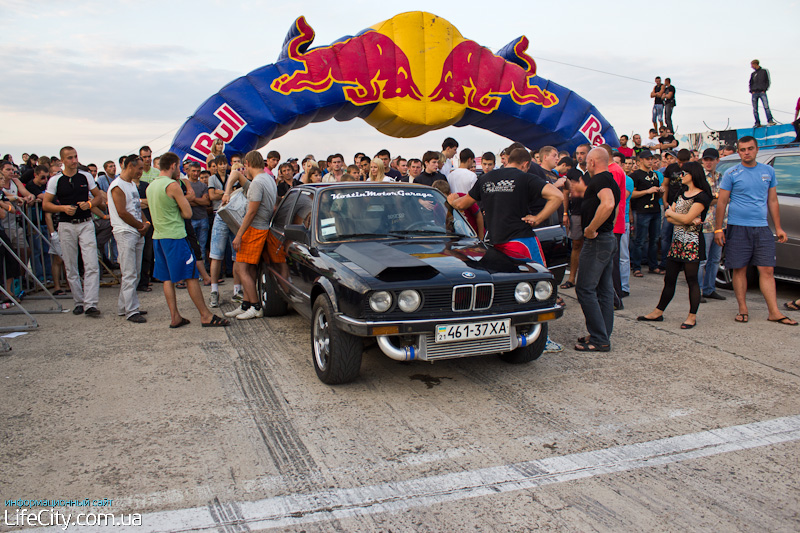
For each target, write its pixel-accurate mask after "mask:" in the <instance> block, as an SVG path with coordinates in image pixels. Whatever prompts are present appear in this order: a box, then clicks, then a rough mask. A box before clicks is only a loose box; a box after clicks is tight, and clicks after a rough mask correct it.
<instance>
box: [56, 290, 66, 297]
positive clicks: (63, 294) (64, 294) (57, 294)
mask: <svg viewBox="0 0 800 533" xmlns="http://www.w3.org/2000/svg"><path fill="white" fill-rule="evenodd" d="M66 295H67V291H65V290H64V289H58V290H57V291H53V296H66Z"/></svg>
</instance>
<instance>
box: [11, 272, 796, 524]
mask: <svg viewBox="0 0 800 533" xmlns="http://www.w3.org/2000/svg"><path fill="white" fill-rule="evenodd" d="M662 280H663V278H662V277H660V276H656V275H646V276H645V277H644V278H642V279H638V278H633V279H632V280H631V284H632V289H633V292H632V295H631V296H630V297H629V298H626V299H625V305H626V309H625V310H622V311H619V312H617V314H616V324H615V332H614V335H613V337H612V344H613V349H612V351H611V352H609V353H600V354H584V353H579V352H575V351H574V350H572V349H571V346H572V344H574V342H575V339H576V338H577V337H578V336H580V335H583V334H584V333H585V332H584V328H583V317H582V314H581V313H580V309H579V306H578V305H577V302H576V301H575V299H574V289H570V290H565V291H562V295H563V296H564V297H565V299H566V301H567V310H566V313H565V315H564V317H563V318H562V319H560V320H558V321H556V322H555V323H553V326H552V330H551V336H552V338H553V339H554V340H556V341H558V342H561V343H563V344H565V345H566V346H567V349H566V350H565V351H564V352H562V353H560V354H546V355H544V356H543V357H542V358H541V359H539V360H538V361H536V362H534V363H532V364H529V365H524V366H512V365H507V364H504V363H502V362H501V361H500V360H499V359H497V358H496V357H483V358H469V359H460V360H450V361H440V362H437V363H435V364H430V363H424V362H416V363H399V362H395V361H392V360H390V359H388V358H387V357H385V356H384V355H383V354H382V353H380V351H379V350H378V349H377V347H375V346H374V345H373V346H372V347H370V348H368V350H367V352H366V353H365V356H364V361H363V364H362V368H361V377H360V378H359V380H358V381H356V382H355V383H352V384H349V385H344V386H337V387H330V386H327V385H324V384H322V383H321V382H319V381H318V380H317V378H316V376H315V374H314V369H313V364H312V362H311V355H310V341H309V325H308V324H307V323H306V322H305V321H304V320H303V319H302V318H301V317H300V316H299V315H297V314H296V313H290V314H289V315H287V316H285V317H280V318H272V319H257V320H250V321H244V322H242V321H239V322H235V323H234V325H233V326H232V327H230V328H228V329H226V330H225V329H203V328H200V326H199V317H198V315H197V313H196V312H195V311H193V307H192V306H191V303H190V301H189V298H188V295H187V294H186V291H181V292H180V293H179V307H180V308H181V309H182V310H184V314H185V316H186V317H187V318H189V319H190V320H192V324H190V325H188V326H186V327H183V328H181V329H177V330H170V329H168V328H167V324H168V315H167V309H166V304H165V302H164V299H163V295H162V294H161V292H160V290H159V289H160V287H159V286H158V285H156V286H155V288H156V290H154V291H153V292H152V293H149V294H140V296H141V298H142V303H143V308H145V309H147V310H148V311H149V314H148V323H147V324H131V323H128V322H126V321H125V320H124V319H123V318H121V317H117V316H114V315H113V313H112V310H113V309H114V306H115V305H116V298H117V294H118V292H117V291H118V289H117V288H116V287H110V288H102V289H101V306H100V307H101V310H102V311H103V312H104V316H103V317H102V318H100V319H91V318H87V317H84V316H78V317H76V316H73V315H72V314H64V315H36V318H37V320H38V321H39V323H40V324H41V327H40V328H39V330H38V331H35V332H33V333H30V334H28V335H25V336H23V337H19V338H17V339H12V340H10V343H11V345H12V346H13V351H12V352H11V353H10V355H7V356H1V357H0V380H2V381H1V382H0V383H2V392H1V393H0V400H2V401H0V420H2V421H3V424H2V426H1V427H0V472H2V474H0V499H2V501H0V504H4V503H5V500H6V499H11V498H29V499H34V498H47V499H61V498H63V499H83V498H92V499H94V498H108V499H113V505H112V506H111V507H110V508H106V509H103V511H105V512H114V513H131V512H137V513H142V526H140V527H131V528H130V530H131V531H138V532H144V531H187V530H188V531H193V530H199V531H224V532H233V531H260V530H270V529H278V530H288V531H331V530H336V531H356V530H358V531H460V530H466V529H475V530H480V531H526V530H533V529H543V530H559V531H561V530H566V531H645V530H648V531H649V530H664V531H685V530H692V531H722V530H724V531H763V530H770V531H797V530H798V529H800V516H798V509H800V505H799V504H800V491H799V490H798V488H800V487H799V486H800V481H798V480H800V477H798V473H799V471H800V466H798V465H800V461H798V456H800V395H799V394H798V388H799V386H800V362H798V355H797V354H798V350H797V343H798V335H800V327H796V328H792V327H787V326H782V325H777V324H772V323H768V322H767V321H766V306H765V304H764V302H763V299H761V298H760V295H759V293H758V292H757V291H756V290H751V291H750V293H749V302H750V323H749V324H746V325H745V324H737V323H735V322H734V321H733V317H734V315H735V314H736V304H735V302H734V301H733V294H732V292H730V291H721V292H722V293H723V294H725V295H727V296H729V299H728V300H727V301H725V302H717V301H712V302H710V303H707V304H703V305H701V308H700V312H699V315H698V326H697V327H696V328H694V329H692V330H680V329H679V325H680V323H681V322H683V319H684V318H685V317H686V312H687V309H688V297H687V293H686V286H685V284H683V283H682V282H681V283H679V286H678V290H677V291H676V297H675V299H674V300H673V303H672V304H671V306H670V307H669V308H668V310H667V312H666V320H665V321H664V322H661V323H652V324H645V323H640V322H636V320H635V319H636V316H637V315H639V314H645V313H647V312H649V311H650V310H652V308H653V307H654V306H655V303H656V302H657V300H658V295H659V293H660V290H661V285H662ZM222 289H223V297H229V296H230V291H231V289H232V285H231V280H228V282H227V283H226V284H225V285H223V286H222ZM204 291H205V292H206V294H207V293H208V290H207V289H204ZM799 292H800V289H799V288H798V287H797V286H793V285H788V284H781V285H779V287H778V293H779V301H780V302H783V301H786V300H789V299H790V298H793V297H796V296H797V295H798V293H799ZM62 302H63V303H64V304H65V305H69V304H70V302H69V300H62ZM26 303H27V304H28V305H29V306H30V307H32V308H36V307H37V306H38V307H41V308H44V307H46V306H47V303H46V302H37V301H29V302H26ZM230 308H231V304H226V305H224V306H223V309H222V310H228V309H230ZM787 313H788V312H787ZM790 316H793V317H794V318H800V313H794V314H790ZM0 321H2V322H3V324H8V323H17V322H21V321H22V319H21V318H20V317H10V316H2V317H0ZM6 510H8V511H9V512H10V513H13V512H14V510H15V509H14V508H13V507H5V506H4V507H2V509H0V520H2V515H3V512H4V511H6ZM93 510H97V509H93ZM13 529H16V528H11V527H9V526H7V525H3V524H2V523H0V530H3V531H5V530H13ZM49 529H51V528H45V529H39V531H45V530H49ZM52 530H53V531H60V530H61V529H60V528H52ZM71 530H73V531H91V530H92V529H91V528H88V527H81V528H71ZM102 530H103V531H112V530H113V531H125V530H126V528H121V527H114V528H105V529H102Z"/></svg>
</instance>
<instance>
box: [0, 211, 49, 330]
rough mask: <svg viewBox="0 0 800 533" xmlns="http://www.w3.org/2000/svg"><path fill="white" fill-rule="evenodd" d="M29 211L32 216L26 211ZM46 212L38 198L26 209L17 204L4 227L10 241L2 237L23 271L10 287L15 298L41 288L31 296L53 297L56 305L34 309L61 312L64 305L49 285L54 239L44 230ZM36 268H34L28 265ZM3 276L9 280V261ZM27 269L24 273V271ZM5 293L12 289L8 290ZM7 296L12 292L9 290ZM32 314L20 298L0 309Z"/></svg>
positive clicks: (35, 297) (5, 220)
mask: <svg viewBox="0 0 800 533" xmlns="http://www.w3.org/2000/svg"><path fill="white" fill-rule="evenodd" d="M12 205H15V203H12ZM25 211H27V212H28V214H30V215H31V216H28V214H26V213H25ZM44 220H45V219H44V213H43V212H42V208H41V203H39V202H37V203H35V204H32V205H30V206H25V207H23V209H22V210H21V209H19V208H17V209H16V211H15V212H13V213H12V212H9V213H8V214H7V216H6V218H5V219H4V220H3V221H2V222H3V225H2V227H3V230H4V232H5V234H6V236H7V237H8V239H9V242H8V243H6V242H5V240H0V244H1V245H2V248H3V249H4V250H5V253H6V256H7V257H8V258H9V260H14V261H16V262H17V263H18V264H19V266H20V267H21V269H22V271H20V275H19V276H18V277H15V278H13V281H12V286H11V287H9V288H10V289H11V292H13V293H14V295H13V296H14V297H15V299H14V300H15V302H16V301H17V300H19V299H21V297H22V296H23V295H24V294H26V292H34V291H37V290H39V291H41V295H40V296H38V297H37V296H31V298H32V299H48V300H52V301H53V302H54V304H55V306H54V307H51V308H50V309H45V310H36V311H32V312H34V313H61V312H62V311H63V308H62V306H61V304H60V303H59V302H58V300H57V299H56V297H55V296H53V294H52V293H51V292H50V291H49V290H48V289H47V287H46V286H45V283H46V281H47V273H48V271H49V270H50V257H49V249H50V245H51V243H50V240H49V239H48V238H47V237H46V236H45V233H43V232H42V227H44V228H45V230H46V226H45V225H44ZM29 263H30V265H31V267H32V268H33V269H34V270H36V271H37V272H34V271H33V270H31V268H29V267H28V264H29ZM2 270H3V278H2V280H3V281H2V282H3V283H6V281H7V280H9V279H10V278H9V276H8V272H7V271H6V270H7V269H6V262H5V261H3V264H2ZM23 271H24V274H23ZM25 274H27V276H26V275H25ZM3 292H4V293H8V291H6V290H4V291H3ZM7 296H9V295H8V294H7ZM23 313H24V314H28V311H26V310H25V309H24V308H23V307H22V306H21V305H19V303H18V302H17V303H16V305H15V306H14V307H13V308H9V309H3V310H0V314H9V315H10V314H23Z"/></svg>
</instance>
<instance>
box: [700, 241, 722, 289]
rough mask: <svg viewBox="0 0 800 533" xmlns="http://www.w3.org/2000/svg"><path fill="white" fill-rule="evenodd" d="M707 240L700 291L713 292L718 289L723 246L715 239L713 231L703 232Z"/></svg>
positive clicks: (701, 268)
mask: <svg viewBox="0 0 800 533" xmlns="http://www.w3.org/2000/svg"><path fill="white" fill-rule="evenodd" d="M703 238H704V239H705V240H706V260H705V261H701V262H700V273H699V275H698V276H697V277H698V279H699V280H700V293H701V294H703V295H704V296H705V295H708V294H711V293H712V292H714V291H715V290H716V280H717V271H718V270H719V262H720V259H721V258H722V247H720V245H719V244H717V243H716V242H715V241H714V234H713V233H703Z"/></svg>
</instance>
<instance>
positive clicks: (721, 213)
mask: <svg viewBox="0 0 800 533" xmlns="http://www.w3.org/2000/svg"><path fill="white" fill-rule="evenodd" d="M730 199H731V191H726V190H725V189H720V190H719V198H717V216H716V219H715V220H714V241H716V243H717V244H718V245H720V246H724V245H725V232H724V231H722V224H723V222H725V212H726V211H727V210H728V202H729V201H730Z"/></svg>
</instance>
